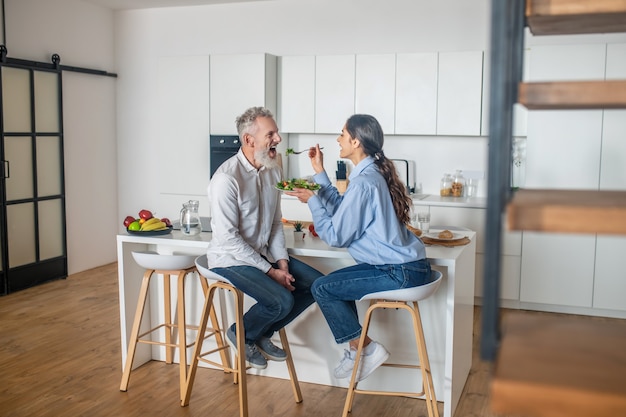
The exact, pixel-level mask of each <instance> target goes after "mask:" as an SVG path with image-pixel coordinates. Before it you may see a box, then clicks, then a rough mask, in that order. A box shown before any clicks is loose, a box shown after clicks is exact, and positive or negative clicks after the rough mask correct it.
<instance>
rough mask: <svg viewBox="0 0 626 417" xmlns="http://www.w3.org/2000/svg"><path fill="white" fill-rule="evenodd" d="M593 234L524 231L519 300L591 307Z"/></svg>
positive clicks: (593, 258)
mask: <svg viewBox="0 0 626 417" xmlns="http://www.w3.org/2000/svg"><path fill="white" fill-rule="evenodd" d="M595 246H596V237H595V236H588V235H578V234H560V233H551V234H541V233H535V232H527V231H525V232H523V242H522V255H523V256H522V275H521V286H520V301H522V302H527V303H539V304H552V305H556V306H571V307H591V306H592V297H593V273H594V263H595Z"/></svg>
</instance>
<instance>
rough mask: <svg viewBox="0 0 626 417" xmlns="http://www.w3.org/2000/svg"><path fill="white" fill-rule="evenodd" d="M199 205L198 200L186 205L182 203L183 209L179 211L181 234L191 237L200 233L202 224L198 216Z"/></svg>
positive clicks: (190, 201)
mask: <svg viewBox="0 0 626 417" xmlns="http://www.w3.org/2000/svg"><path fill="white" fill-rule="evenodd" d="M199 205H200V202H199V201H198V200H189V201H188V202H187V203H183V208H182V209H181V210H180V230H181V232H183V234H185V235H188V236H193V235H197V234H199V233H200V232H201V231H202V223H201V222H200V215H199V214H198V206H199Z"/></svg>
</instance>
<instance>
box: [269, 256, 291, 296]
mask: <svg viewBox="0 0 626 417" xmlns="http://www.w3.org/2000/svg"><path fill="white" fill-rule="evenodd" d="M284 264H285V265H284V267H283V265H282V264H280V263H279V267H280V269H276V268H270V270H269V271H267V275H268V276H269V277H270V278H272V279H273V280H274V281H276V282H278V283H279V284H280V285H282V286H283V287H285V288H287V289H288V290H289V291H293V290H295V289H296V287H294V286H293V285H291V283H292V282H294V281H295V280H296V279H295V278H294V277H293V275H291V274H290V273H289V269H288V267H287V262H286V261H285V262H284Z"/></svg>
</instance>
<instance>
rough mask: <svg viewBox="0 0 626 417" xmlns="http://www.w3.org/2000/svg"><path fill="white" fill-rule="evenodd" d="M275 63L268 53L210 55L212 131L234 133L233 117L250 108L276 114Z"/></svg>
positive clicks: (274, 59)
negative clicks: (263, 109)
mask: <svg viewBox="0 0 626 417" xmlns="http://www.w3.org/2000/svg"><path fill="white" fill-rule="evenodd" d="M276 62H277V60H276V57H275V56H273V55H269V54H246V55H211V60H210V67H211V69H210V80H211V91H210V114H211V134H214V135H235V134H237V128H236V126H235V119H236V117H237V116H239V115H240V114H242V113H243V112H244V111H245V110H246V109H248V108H249V107H253V106H265V107H267V108H268V109H269V110H271V111H272V112H273V113H274V114H276V90H277V88H276V65H277V63H276Z"/></svg>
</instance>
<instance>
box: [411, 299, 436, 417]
mask: <svg viewBox="0 0 626 417" xmlns="http://www.w3.org/2000/svg"><path fill="white" fill-rule="evenodd" d="M411 312H412V314H411V316H412V318H413V332H414V334H415V342H416V343H417V354H418V357H419V361H420V369H421V371H422V387H423V388H422V390H423V391H424V399H425V400H426V408H427V409H428V415H429V417H439V408H438V407H437V398H436V397H435V387H434V383H433V375H432V372H431V371H430V360H429V359H428V351H427V349H426V340H425V338H424V328H423V326H422V316H421V314H420V310H419V306H418V304H417V302H416V301H414V302H413V308H412V309H411Z"/></svg>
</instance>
